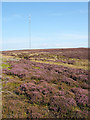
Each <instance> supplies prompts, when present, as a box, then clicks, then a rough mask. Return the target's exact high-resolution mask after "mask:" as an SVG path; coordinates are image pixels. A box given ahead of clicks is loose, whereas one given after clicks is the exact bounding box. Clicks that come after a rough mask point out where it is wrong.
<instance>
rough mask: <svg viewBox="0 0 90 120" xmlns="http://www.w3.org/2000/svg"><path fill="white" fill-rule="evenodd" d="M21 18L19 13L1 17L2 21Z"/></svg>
mask: <svg viewBox="0 0 90 120" xmlns="http://www.w3.org/2000/svg"><path fill="white" fill-rule="evenodd" d="M21 18H22V16H21V15H19V14H13V15H11V16H8V17H3V18H2V19H3V21H4V22H8V21H12V20H14V19H21Z"/></svg>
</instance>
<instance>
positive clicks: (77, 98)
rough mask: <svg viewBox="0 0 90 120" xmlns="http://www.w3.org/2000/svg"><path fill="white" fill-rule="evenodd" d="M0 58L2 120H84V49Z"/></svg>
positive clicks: (16, 53)
mask: <svg viewBox="0 0 90 120" xmlns="http://www.w3.org/2000/svg"><path fill="white" fill-rule="evenodd" d="M2 55H3V62H2V78H1V79H2V95H3V96H2V103H3V111H2V114H3V118H27V119H29V118H75V119H77V118H79V119H81V118H84V119H88V111H89V108H90V106H89V102H88V89H89V84H88V74H89V71H88V63H89V62H90V61H89V60H88V49H84V48H81V49H51V50H49V49H46V50H26V51H25V50H22V51H7V52H5V51H4V52H2Z"/></svg>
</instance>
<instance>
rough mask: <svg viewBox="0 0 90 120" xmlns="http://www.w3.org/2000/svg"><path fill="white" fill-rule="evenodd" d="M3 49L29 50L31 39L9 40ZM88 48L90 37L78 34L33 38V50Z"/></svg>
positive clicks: (54, 34) (55, 34)
mask: <svg viewBox="0 0 90 120" xmlns="http://www.w3.org/2000/svg"><path fill="white" fill-rule="evenodd" d="M2 42H3V46H4V47H3V49H4V50H5V49H7V50H8V49H24V48H27V49H28V48H29V44H30V39H29V37H25V38H22V37H19V38H8V39H6V38H5V39H4V40H3V41H2ZM69 47H88V35H85V34H77V33H52V34H51V35H47V36H46V35H45V36H42V37H41V36H32V37H31V48H33V49H34V48H35V49H37V48H38V49H39V48H42V49H43V48H69Z"/></svg>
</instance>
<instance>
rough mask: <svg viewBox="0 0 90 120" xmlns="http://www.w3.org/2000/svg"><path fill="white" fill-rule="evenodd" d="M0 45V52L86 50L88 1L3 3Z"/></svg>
mask: <svg viewBox="0 0 90 120" xmlns="http://www.w3.org/2000/svg"><path fill="white" fill-rule="evenodd" d="M29 16H31V22H30V23H29ZM30 40H31V47H30ZM2 43H3V44H2V45H3V46H2V50H15V49H16V50H20V49H47V48H78V47H88V2H6V3H5V2H3V3H2Z"/></svg>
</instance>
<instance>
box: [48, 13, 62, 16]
mask: <svg viewBox="0 0 90 120" xmlns="http://www.w3.org/2000/svg"><path fill="white" fill-rule="evenodd" d="M50 15H51V16H62V15H64V14H63V13H51V14H50Z"/></svg>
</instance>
